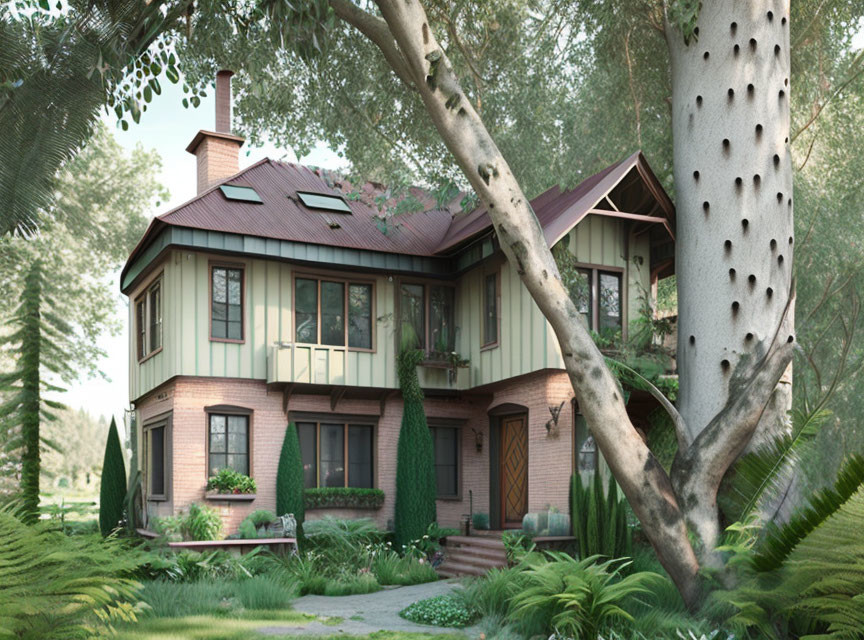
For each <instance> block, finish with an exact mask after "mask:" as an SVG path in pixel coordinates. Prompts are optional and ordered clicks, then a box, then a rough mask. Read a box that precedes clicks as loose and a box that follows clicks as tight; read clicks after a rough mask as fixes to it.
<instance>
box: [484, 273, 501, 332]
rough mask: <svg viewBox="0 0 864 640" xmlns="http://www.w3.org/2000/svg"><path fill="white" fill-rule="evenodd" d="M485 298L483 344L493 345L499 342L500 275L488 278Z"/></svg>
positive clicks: (491, 275) (485, 285) (485, 282)
mask: <svg viewBox="0 0 864 640" xmlns="http://www.w3.org/2000/svg"><path fill="white" fill-rule="evenodd" d="M483 296H484V297H483V344H493V343H495V342H498V274H495V273H493V274H490V275H488V276H486V279H485V281H484V287H483Z"/></svg>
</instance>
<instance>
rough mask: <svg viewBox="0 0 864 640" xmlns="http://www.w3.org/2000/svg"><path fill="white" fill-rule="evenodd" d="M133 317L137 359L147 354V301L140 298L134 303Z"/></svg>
mask: <svg viewBox="0 0 864 640" xmlns="http://www.w3.org/2000/svg"><path fill="white" fill-rule="evenodd" d="M135 318H136V324H137V329H138V330H137V332H136V334H137V339H138V359H139V360H140V359H141V358H143V357H144V356H146V355H147V303H146V301H145V300H140V301H139V302H138V303H137V304H136V305H135Z"/></svg>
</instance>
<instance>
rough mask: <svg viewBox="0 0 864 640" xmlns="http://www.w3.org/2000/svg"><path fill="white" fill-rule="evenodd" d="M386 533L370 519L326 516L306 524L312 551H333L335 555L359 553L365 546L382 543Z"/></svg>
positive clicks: (307, 536)
mask: <svg viewBox="0 0 864 640" xmlns="http://www.w3.org/2000/svg"><path fill="white" fill-rule="evenodd" d="M384 535H385V534H384V532H383V531H381V530H380V529H379V528H378V525H376V524H375V522H374V521H373V520H371V519H369V518H357V519H353V520H341V519H339V518H334V517H333V516H324V517H323V518H321V519H319V520H310V521H309V522H307V523H306V539H307V541H308V542H309V546H310V548H311V549H315V550H317V551H322V552H323V551H325V550H332V551H333V553H334V554H336V555H340V554H345V553H352V552H357V551H358V550H360V549H361V548H363V547H364V546H366V545H368V544H372V543H375V542H380V541H381V540H383V538H384Z"/></svg>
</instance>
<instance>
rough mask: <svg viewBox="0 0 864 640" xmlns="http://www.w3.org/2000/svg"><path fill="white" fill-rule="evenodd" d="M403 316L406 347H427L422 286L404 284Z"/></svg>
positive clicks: (401, 308) (401, 311)
mask: <svg viewBox="0 0 864 640" xmlns="http://www.w3.org/2000/svg"><path fill="white" fill-rule="evenodd" d="M399 313H400V314H401V315H402V342H403V344H404V345H405V346H409V347H411V346H413V347H417V348H420V349H424V348H425V347H426V307H425V301H424V296H423V285H422V284H403V285H402V287H401V295H400V297H399Z"/></svg>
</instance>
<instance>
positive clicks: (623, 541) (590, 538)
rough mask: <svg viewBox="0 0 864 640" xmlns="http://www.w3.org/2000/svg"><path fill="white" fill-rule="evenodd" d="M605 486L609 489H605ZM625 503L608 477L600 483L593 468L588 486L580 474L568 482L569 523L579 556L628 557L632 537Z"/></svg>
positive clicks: (597, 471)
mask: <svg viewBox="0 0 864 640" xmlns="http://www.w3.org/2000/svg"><path fill="white" fill-rule="evenodd" d="M606 484H608V490H607V489H606V488H605V486H606ZM626 507H627V503H626V500H625V499H624V498H623V497H622V496H621V494H620V493H619V492H618V485H617V484H616V483H615V480H614V479H612V478H610V479H609V482H608V483H604V482H603V478H602V477H601V475H600V470H599V469H595V470H594V475H593V477H592V478H591V480H590V481H589V482H588V484H587V485H586V484H583V482H582V477H581V476H580V474H579V472H578V471H577V472H576V473H574V474H573V477H572V478H571V480H570V521H571V523H572V526H573V535H574V536H575V538H576V543H577V546H578V548H579V557H580V558H587V557H588V556H593V555H601V556H606V557H609V558H625V557H630V556H631V555H632V553H633V537H632V533H631V531H630V527H629V526H628V525H627V508H626Z"/></svg>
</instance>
